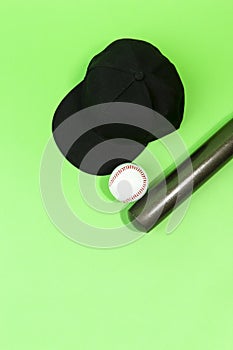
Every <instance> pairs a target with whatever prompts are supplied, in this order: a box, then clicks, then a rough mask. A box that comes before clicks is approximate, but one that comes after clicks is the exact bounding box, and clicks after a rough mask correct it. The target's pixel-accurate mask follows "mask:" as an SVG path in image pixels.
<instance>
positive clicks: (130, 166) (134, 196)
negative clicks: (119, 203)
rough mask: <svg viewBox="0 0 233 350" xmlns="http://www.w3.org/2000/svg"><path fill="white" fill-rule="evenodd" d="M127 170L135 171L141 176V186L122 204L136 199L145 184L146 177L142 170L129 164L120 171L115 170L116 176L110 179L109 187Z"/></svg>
mask: <svg viewBox="0 0 233 350" xmlns="http://www.w3.org/2000/svg"><path fill="white" fill-rule="evenodd" d="M128 169H134V170H136V171H138V172H139V173H140V175H141V177H142V178H143V184H142V186H141V188H140V189H139V190H138V192H137V193H135V194H134V195H133V196H131V197H129V198H127V199H126V200H124V201H123V203H127V202H129V201H130V200H134V199H136V198H137V197H138V196H139V195H140V194H141V193H142V192H143V191H144V189H145V187H146V182H147V177H146V176H145V173H144V172H143V170H142V169H140V168H138V167H137V166H136V165H133V164H130V165H125V166H123V167H122V168H121V169H119V170H117V172H116V174H115V175H114V176H113V178H112V179H111V181H110V182H109V187H111V186H112V184H113V183H114V182H115V180H116V179H117V177H118V176H119V175H120V174H121V173H122V172H123V171H125V170H128Z"/></svg>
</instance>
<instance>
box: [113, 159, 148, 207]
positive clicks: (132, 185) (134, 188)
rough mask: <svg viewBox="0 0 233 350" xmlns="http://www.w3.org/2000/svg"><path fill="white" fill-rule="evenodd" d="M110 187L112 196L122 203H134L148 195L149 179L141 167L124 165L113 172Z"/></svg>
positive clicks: (129, 164)
mask: <svg viewBox="0 0 233 350" xmlns="http://www.w3.org/2000/svg"><path fill="white" fill-rule="evenodd" d="M108 185H109V190H110V192H111V193H112V195H113V196H114V197H115V198H116V199H117V200H119V201H120V202H124V203H126V202H134V201H136V200H138V199H139V198H141V197H142V196H144V194H145V193H146V191H147V188H148V177H147V175H146V172H145V171H144V170H143V169H142V168H141V167H140V166H138V165H136V164H133V163H124V164H121V165H119V166H117V167H116V168H115V169H114V170H113V172H112V174H111V176H110V178H109V182H108Z"/></svg>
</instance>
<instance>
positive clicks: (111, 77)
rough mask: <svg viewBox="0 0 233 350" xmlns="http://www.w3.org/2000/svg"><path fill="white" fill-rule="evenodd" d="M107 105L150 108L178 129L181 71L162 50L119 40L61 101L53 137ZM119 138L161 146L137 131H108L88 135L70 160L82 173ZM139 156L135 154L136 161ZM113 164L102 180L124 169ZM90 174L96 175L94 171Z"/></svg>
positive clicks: (121, 128) (115, 128)
mask: <svg viewBox="0 0 233 350" xmlns="http://www.w3.org/2000/svg"><path fill="white" fill-rule="evenodd" d="M106 102H130V103H136V104H139V105H142V106H146V107H149V108H151V109H153V110H155V111H156V112H158V113H160V114H162V115H163V116H164V117H165V118H167V120H168V121H169V122H170V123H171V124H173V125H174V127H175V128H176V129H178V128H179V126H180V124H181V121H182V118H183V111H184V88H183V84H182V82H181V79H180V77H179V75H178V72H177V70H176V68H175V66H174V65H173V64H172V63H171V62H170V61H169V60H168V59H167V58H166V57H165V56H164V55H163V54H162V53H161V52H160V51H159V50H158V49H157V48H156V47H154V46H153V45H151V44H150V43H148V42H145V41H142V40H136V39H119V40H116V41H114V42H112V43H111V44H110V45H108V46H107V47H106V48H105V49H104V50H103V51H102V52H100V53H99V54H97V55H96V56H95V57H93V58H92V60H91V61H90V63H89V65H88V68H87V72H86V76H85V78H84V80H83V81H82V82H81V83H80V84H78V85H77V86H76V87H75V88H74V89H72V90H71V91H70V92H69V93H68V94H67V96H66V97H65V98H64V99H63V100H62V101H61V103H60V104H59V106H58V108H57V110H56V111H55V114H54V117H53V123H52V129H53V132H54V130H55V129H56V128H57V126H58V125H59V124H60V123H61V122H62V121H64V120H65V119H66V118H68V117H69V116H71V115H72V114H74V113H75V112H77V111H79V110H81V109H83V108H86V107H90V106H94V105H97V104H100V103H106ZM97 118H98V116H97ZM142 118H143V116H142ZM116 137H117V138H119V137H124V138H128V139H132V140H135V141H138V142H140V143H141V144H143V145H144V146H146V145H147V144H148V142H150V141H153V140H155V137H154V136H153V135H152V134H150V133H148V132H146V131H144V130H142V129H139V128H137V127H134V126H130V125H125V124H123V125H121V124H114V125H113V124H108V125H103V126H99V127H96V128H93V129H92V130H90V131H89V132H87V133H86V134H84V135H82V137H80V138H79V139H78V140H77V141H76V142H75V143H74V144H73V146H72V147H71V149H70V151H69V152H68V154H67V155H66V158H67V159H68V160H69V161H70V162H71V163H72V164H73V165H74V166H76V167H77V168H79V167H80V163H81V160H82V159H83V157H84V156H85V154H86V153H87V152H88V151H90V150H91V148H92V147H94V145H96V144H98V143H99V142H101V141H102V140H108V139H111V138H116ZM55 141H56V143H57V145H58V147H59V144H60V143H61V142H60V140H59V139H56V138H55ZM61 151H62V149H61ZM137 155H138V154H136V153H135V157H136V156H137ZM108 164H110V165H109V166H104V165H103V166H102V167H101V170H100V171H99V173H98V174H99V175H106V174H109V173H111V171H112V170H113V169H114V168H115V166H117V165H119V158H118V159H116V161H115V162H114V160H111V161H110V162H108ZM103 169H104V170H103ZM81 170H82V169H81ZM85 171H87V172H89V173H93V172H92V169H91V168H90V169H85Z"/></svg>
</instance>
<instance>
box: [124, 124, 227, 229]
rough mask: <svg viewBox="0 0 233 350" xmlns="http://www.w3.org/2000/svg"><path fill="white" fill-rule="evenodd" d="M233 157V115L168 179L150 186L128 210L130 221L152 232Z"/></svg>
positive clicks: (138, 227) (139, 227) (137, 226)
mask: <svg viewBox="0 0 233 350" xmlns="http://www.w3.org/2000/svg"><path fill="white" fill-rule="evenodd" d="M232 157H233V118H232V119H231V120H230V121H228V122H227V123H226V124H225V125H224V126H222V127H221V128H220V129H219V130H218V131H217V132H216V133H215V134H213V135H212V136H211V137H210V138H209V139H208V140H207V141H205V142H204V144H202V145H201V146H200V147H199V148H198V149H197V150H196V151H194V153H192V154H191V156H190V158H189V159H186V160H185V161H183V162H182V163H181V164H180V165H179V166H178V167H177V168H176V169H175V170H174V171H172V172H171V173H170V174H169V175H168V176H167V177H166V179H165V181H161V182H160V183H159V184H157V185H154V186H152V187H151V188H149V189H148V191H147V193H146V194H145V195H144V196H143V197H142V198H141V199H139V200H138V201H137V202H136V203H135V204H133V206H132V207H131V208H130V209H129V210H128V216H129V219H130V221H131V222H132V224H133V225H134V226H135V227H136V228H137V229H138V230H140V231H144V232H149V231H150V230H151V229H152V228H154V227H155V226H156V225H157V224H158V223H160V222H161V221H162V220H163V219H164V218H165V217H166V216H167V215H168V214H170V213H171V212H172V210H173V209H174V207H177V206H178V205H180V204H181V203H182V202H183V201H184V200H185V199H187V198H188V197H189V196H190V195H191V194H192V192H194V191H196V190H197V189H198V188H199V187H200V186H201V185H202V184H203V183H205V182H206V181H207V180H208V179H209V178H210V177H211V176H213V175H214V174H215V173H216V172H217V171H218V170H219V169H220V168H221V167H222V166H224V165H225V164H226V163H227V162H228V161H229V160H230V159H231V158H232ZM190 160H191V163H190ZM190 164H191V167H192V170H191V171H190ZM178 174H179V176H178Z"/></svg>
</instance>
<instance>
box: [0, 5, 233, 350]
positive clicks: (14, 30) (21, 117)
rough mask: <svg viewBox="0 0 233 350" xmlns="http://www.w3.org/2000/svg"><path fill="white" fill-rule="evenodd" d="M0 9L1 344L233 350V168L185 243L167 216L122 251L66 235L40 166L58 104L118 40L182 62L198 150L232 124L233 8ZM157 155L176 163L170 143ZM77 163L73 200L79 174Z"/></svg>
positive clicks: (37, 349) (188, 224) (216, 182)
mask: <svg viewBox="0 0 233 350" xmlns="http://www.w3.org/2000/svg"><path fill="white" fill-rule="evenodd" d="M0 14H1V21H0V33H1V56H0V60H1V62H0V63H1V64H0V77H1V78H0V79H1V105H0V109H1V211H0V215H1V217H0V230H1V235H0V237H1V242H0V249H1V254H0V276H1V287H0V300H1V305H0V322H1V324H0V333H1V335H0V349H1V350H16V349H17V350H19V349H20V350H21V349H24V350H28V349H30V350H31V349H33V350H55V349H56V350H60V349H61V350H64V349H79V350H84V349H85V350H86V349H87V350H92V349H93V350H99V349H112V350H139V349H142V348H144V349H158V350H186V349H189V350H194V349H195V350H208V349H211V350H215V349H216V350H219V349H221V350H232V349H233V333H232V329H233V232H232V231H233V229H232V227H233V225H232V224H233V219H232V206H233V186H232V169H233V168H232V165H233V164H232V161H231V162H230V163H228V164H227V165H226V166H225V167H224V168H222V169H221V170H220V171H219V172H218V173H217V174H216V175H215V176H214V177H213V178H211V179H210V180H209V181H208V182H207V183H206V184H205V185H204V186H203V187H202V188H201V189H200V190H199V191H198V192H196V193H195V194H194V195H193V197H192V201H191V205H190V207H189V210H188V212H187V214H186V216H185V218H184V219H183V221H182V223H181V224H180V225H179V227H178V228H177V229H176V230H175V232H173V234H171V235H167V234H166V233H165V228H166V224H167V220H165V221H164V222H162V223H161V224H160V225H159V226H158V227H157V228H156V229H154V230H153V231H152V232H151V233H150V234H148V235H146V236H145V237H144V238H142V239H140V240H138V241H136V242H134V243H133V244H130V245H127V246H125V247H122V248H117V249H109V250H103V249H93V248H87V247H84V246H81V245H79V244H76V243H74V242H73V241H71V240H69V239H67V238H66V237H65V236H64V235H62V234H61V233H60V232H59V231H58V230H57V229H56V228H55V226H53V224H52V223H51V221H50V220H49V217H48V216H47V214H46V212H45V210H44V207H43V204H42V201H41V195H40V188H39V171H40V161H41V157H42V154H43V150H44V147H45V145H46V143H47V141H48V139H49V138H50V136H51V119H52V116H53V113H54V110H55V108H56V106H57V105H58V103H59V102H60V100H61V99H62V98H63V97H64V96H65V94H66V93H67V92H68V91H70V90H71V88H72V87H74V86H75V85H76V84H77V83H78V82H79V81H81V80H82V79H83V77H84V74H85V69H86V67H87V65H88V62H89V61H90V59H91V58H92V57H93V56H94V55H95V54H96V53H98V52H100V51H101V50H102V49H103V48H104V47H105V46H107V45H108V44H109V43H110V42H111V41H113V40H115V39H118V38H123V37H128V38H135V39H143V40H146V41H149V42H151V43H152V44H154V45H155V46H157V47H158V48H159V49H160V50H161V51H162V53H163V54H164V55H166V56H167V57H168V58H169V59H170V60H171V61H172V62H173V63H174V64H175V65H176V67H177V70H178V72H179V73H180V76H181V79H182V81H183V83H184V86H185V93H186V104H185V115H184V121H183V123H182V126H181V128H180V131H179V132H180V135H181V136H182V137H183V139H184V141H185V143H186V145H187V147H188V149H190V150H191V149H192V148H193V147H194V145H198V144H199V143H200V140H202V139H203V137H206V136H208V135H209V134H210V133H211V132H213V131H214V130H215V129H216V128H217V127H218V126H220V125H222V124H223V122H224V121H226V120H227V116H228V115H229V114H230V113H231V112H232V111H233V102H232V90H233V68H232V62H233V45H232V38H233V21H232V18H233V2H232V1H231V0H228V1H227V0H222V1H214V0H212V1H210V0H208V1H207V0H204V1H203V0H201V1H200V0H195V1H193V0H191V1H184V0H177V1H164V0H163V1H162V0H160V1H155V0H153V1H152V0H151V1H148V0H146V1H135V0H134V1H128V0H126V1H125V0H124V1H123V0H119V1H117V2H113V1H107V0H105V1H93V0H91V1H86V0H85V1H84V0H82V1H80V0H79V1H71V0H68V1H60V0H57V1H54V0H52V1H45V0H42V1H41V0H40V1H34V2H33V1H23V2H22V1H21V2H17V1H5V2H4V4H3V3H2V4H1V9H0ZM148 147H149V148H150V149H151V150H152V151H153V152H155V154H156V156H158V157H160V159H161V164H162V165H163V167H164V168H166V167H167V166H168V165H169V164H170V163H171V159H170V158H169V157H168V156H167V155H166V152H164V150H163V148H162V147H161V144H160V143H156V142H154V143H153V144H151V145H149V146H148ZM64 168H65V169H64V173H65V174H66V175H65V178H67V179H68V180H69V181H67V182H66V185H67V186H66V187H67V193H69V192H72V190H71V189H72V188H73V187H74V179H76V177H75V175H76V171H75V169H73V167H72V166H70V165H69V164H68V163H66V164H65V166H64ZM69 184H70V185H69ZM69 186H70V187H69ZM75 186H77V183H76V184H75ZM70 197H72V195H70ZM72 199H74V198H71V201H72ZM73 204H75V201H74V203H73ZM80 211H81V212H82V213H83V215H85V207H84V206H83V207H82V209H80ZM93 220H94V222H96V223H98V222H99V223H101V222H102V221H101V220H102V218H101V217H100V218H98V217H97V216H95V215H93ZM98 220H99V221H98ZM107 220H108V219H107Z"/></svg>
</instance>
